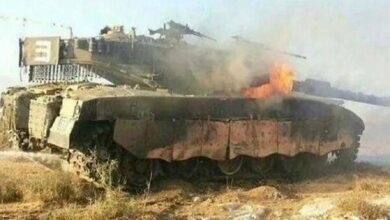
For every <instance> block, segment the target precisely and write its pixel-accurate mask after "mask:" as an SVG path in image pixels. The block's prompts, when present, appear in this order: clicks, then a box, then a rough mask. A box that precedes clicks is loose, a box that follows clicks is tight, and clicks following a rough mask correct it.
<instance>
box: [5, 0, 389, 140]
mask: <svg viewBox="0 0 390 220" xmlns="http://www.w3.org/2000/svg"><path fill="white" fill-rule="evenodd" d="M0 3H1V8H0V29H1V35H0V38H1V43H0V90H3V89H4V88H6V87H7V86H12V85H16V84H23V83H26V82H21V81H20V77H19V69H18V66H17V62H18V39H19V38H24V37H26V36H50V35H51V36H61V37H69V31H68V30H67V29H65V28H60V27H58V26H53V25H52V23H56V24H63V25H66V26H72V28H73V32H74V35H75V36H79V37H86V36H96V35H97V34H98V33H99V31H100V29H101V28H103V27H104V26H106V25H124V26H125V28H126V29H129V28H130V27H132V26H134V27H136V28H137V33H139V34H142V33H145V34H146V33H147V29H148V28H159V27H161V26H162V24H163V23H164V22H167V21H169V20H174V21H177V22H181V23H187V24H188V25H190V26H191V27H192V28H194V29H195V30H198V31H200V32H203V33H204V34H206V35H210V36H212V37H214V38H216V39H217V40H218V41H217V43H216V44H218V46H224V45H228V44H233V43H234V41H233V40H232V39H231V36H233V35H240V36H242V37H244V38H247V39H250V40H252V41H256V42H259V43H263V44H266V45H268V46H269V47H274V48H276V49H283V50H287V51H290V52H294V53H298V54H302V55H304V56H306V57H307V59H306V60H302V59H292V58H286V59H287V60H288V62H290V63H291V64H292V65H293V68H294V72H295V74H296V76H297V78H298V79H305V78H308V77H311V78H316V79H322V80H327V81H330V82H331V83H332V84H334V85H336V86H338V87H340V88H346V89H351V90H355V91H361V92H365V93H368V94H376V95H383V96H385V95H386V96H390V86H389V83H390V16H389V14H390V1H389V0H375V1H373V0H343V1H341V0H316V1H313V0H290V1H282V0H262V1H260V0H259V1H251V0H240V1H237V0H225V1H222V0H216V1H212V0H196V1H195V0H192V1H179V0H164V1H162V0H160V1H157V0H152V1H140V0H136V1H131V0H130V1H129V0H111V1H100V0H95V1H90V0H66V1H65V0H30V1H21V0H12V1H5V0H0ZM21 17H25V18H26V19H27V22H23V21H22V20H21V19H17V18H21ZM200 43H202V42H200ZM237 74H239V73H237ZM349 106H351V107H352V108H354V107H356V106H358V109H359V110H358V112H359V114H360V116H362V117H363V119H368V120H367V121H368V123H369V124H370V123H371V124H372V126H371V125H370V126H371V127H375V128H377V129H382V133H381V135H379V136H377V137H376V136H375V135H371V136H368V141H371V140H372V138H374V140H373V141H374V142H375V141H376V142H378V143H379V142H380V143H388V141H389V140H386V138H387V134H386V133H387V131H388V129H389V127H388V126H387V127H383V126H384V125H383V124H382V125H380V123H379V121H378V120H372V117H375V115H381V116H383V117H385V116H390V111H389V110H388V109H386V108H376V107H372V106H370V107H368V108H365V107H362V106H361V105H349ZM386 118H390V117H386ZM381 122H382V123H384V122H383V120H381ZM389 122H390V119H389ZM386 124H390V123H387V122H386ZM370 126H369V127H370ZM383 131H386V132H383ZM368 133H369V134H377V132H375V131H374V132H373V131H371V132H368ZM370 138H371V139H370ZM375 138H376V139H375ZM363 141H364V140H363Z"/></svg>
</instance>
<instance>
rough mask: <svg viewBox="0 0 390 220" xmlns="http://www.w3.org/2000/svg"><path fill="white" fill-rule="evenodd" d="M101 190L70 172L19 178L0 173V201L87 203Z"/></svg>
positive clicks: (96, 196) (98, 194)
mask: <svg viewBox="0 0 390 220" xmlns="http://www.w3.org/2000/svg"><path fill="white" fill-rule="evenodd" d="M100 194H101V192H100V191H99V190H98V189H96V188H94V187H93V186H92V185H91V184H89V183H86V182H82V181H78V180H77V179H75V178H74V177H73V176H72V175H71V174H67V173H60V172H54V173H48V174H47V176H45V178H27V179H25V180H20V179H19V178H16V177H15V178H12V177H10V176H5V175H0V203H10V202H19V201H24V202H35V201H41V202H44V203H50V204H65V203H78V204H87V203H89V202H90V201H93V200H95V199H96V198H98V197H99V196H100Z"/></svg>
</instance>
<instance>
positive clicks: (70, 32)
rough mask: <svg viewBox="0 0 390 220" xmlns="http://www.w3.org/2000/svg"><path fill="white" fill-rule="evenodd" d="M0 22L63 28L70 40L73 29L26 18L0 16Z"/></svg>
mask: <svg viewBox="0 0 390 220" xmlns="http://www.w3.org/2000/svg"><path fill="white" fill-rule="evenodd" d="M0 20H5V21H21V22H23V23H22V24H23V26H25V24H26V23H33V24H40V25H50V26H54V27H60V28H63V29H67V30H68V31H69V36H70V38H73V28H72V27H71V26H68V25H64V24H59V23H56V22H43V21H38V20H34V19H29V18H26V17H18V16H3V15H0Z"/></svg>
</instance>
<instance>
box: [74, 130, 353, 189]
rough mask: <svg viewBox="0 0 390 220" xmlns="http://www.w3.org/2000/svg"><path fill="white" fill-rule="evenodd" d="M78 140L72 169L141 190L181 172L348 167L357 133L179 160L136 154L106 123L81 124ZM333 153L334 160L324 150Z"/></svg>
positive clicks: (204, 174) (235, 173) (210, 174)
mask: <svg viewBox="0 0 390 220" xmlns="http://www.w3.org/2000/svg"><path fill="white" fill-rule="evenodd" d="M82 129H83V134H84V135H83V138H82V140H80V141H79V143H80V145H77V146H75V149H72V150H70V151H69V156H68V162H69V163H70V164H71V165H72V166H73V167H74V169H75V171H76V173H78V174H79V175H81V176H84V177H87V178H89V179H92V180H94V181H97V182H100V183H103V184H110V185H111V186H117V185H121V186H126V188H128V189H133V190H140V189H141V190H142V189H143V188H144V187H145V186H148V185H149V184H150V183H151V182H152V181H154V180H158V179H165V178H181V179H186V180H190V181H220V180H221V181H225V180H226V178H230V179H251V180H264V179H266V178H275V177H282V178H283V179H289V180H297V179H301V178H312V177H316V176H318V175H320V174H321V173H323V172H324V171H325V170H326V169H327V168H329V167H337V168H342V169H345V168H351V167H353V165H354V160H355V159H356V157H357V153H358V148H359V140H360V133H359V132H356V136H355V141H354V143H355V144H354V146H353V147H352V148H346V149H343V150H338V151H335V152H331V153H329V154H328V155H324V156H317V155H312V154H308V153H301V154H299V155H297V156H295V157H286V156H282V155H270V156H268V157H265V158H260V159H258V158H256V159H255V158H250V157H237V158H235V159H233V160H230V161H214V160H211V159H208V158H191V159H188V160H184V161H173V162H171V163H168V162H166V161H162V160H157V159H139V158H136V157H135V156H133V155H132V154H131V153H129V152H128V151H126V150H124V149H123V148H122V147H121V146H119V145H118V144H116V143H115V142H114V141H113V138H112V126H111V125H110V124H109V123H100V124H99V123H92V124H90V125H86V126H84V127H83V128H82ZM86 130H87V131H88V132H85V131H86ZM330 155H333V157H335V159H334V160H333V161H331V162H330V161H329V160H328V156H330Z"/></svg>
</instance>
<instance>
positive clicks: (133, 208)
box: [47, 191, 141, 220]
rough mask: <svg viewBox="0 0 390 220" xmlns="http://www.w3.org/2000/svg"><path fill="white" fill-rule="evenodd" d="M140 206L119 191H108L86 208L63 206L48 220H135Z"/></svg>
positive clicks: (50, 215) (51, 214)
mask: <svg viewBox="0 0 390 220" xmlns="http://www.w3.org/2000/svg"><path fill="white" fill-rule="evenodd" d="M140 206H141V205H139V204H137V203H136V202H135V201H134V199H132V198H129V197H127V196H126V195H125V194H123V193H122V192H120V191H110V192H107V193H106V196H105V197H104V198H101V199H99V200H96V201H94V202H93V203H92V204H90V205H88V206H84V207H81V206H76V205H74V204H71V205H68V206H64V207H62V208H60V209H57V210H56V211H54V212H51V213H50V214H49V215H48V216H47V218H49V219H63V220H73V219H88V220H89V219H90V220H95V219H96V220H100V219H101V220H103V219H136V218H137V217H139V215H140V213H141V212H140V211H139V210H140V208H141V207H140Z"/></svg>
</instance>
